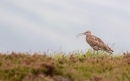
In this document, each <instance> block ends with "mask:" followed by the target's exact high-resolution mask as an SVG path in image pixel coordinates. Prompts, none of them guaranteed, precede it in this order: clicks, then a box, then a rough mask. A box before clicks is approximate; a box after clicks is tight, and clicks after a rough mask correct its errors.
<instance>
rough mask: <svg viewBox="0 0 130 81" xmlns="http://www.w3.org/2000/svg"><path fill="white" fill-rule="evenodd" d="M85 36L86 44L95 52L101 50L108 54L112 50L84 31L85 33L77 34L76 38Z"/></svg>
mask: <svg viewBox="0 0 130 81" xmlns="http://www.w3.org/2000/svg"><path fill="white" fill-rule="evenodd" d="M81 35H86V42H87V43H88V44H89V45H90V46H91V47H92V48H93V49H94V50H96V51H98V50H103V51H106V52H109V53H112V52H113V50H112V49H111V48H110V47H108V46H107V45H106V44H105V43H104V42H103V41H102V40H101V39H100V38H98V37H96V36H94V35H91V32H90V31H86V32H85V33H81V34H78V35H77V37H78V36H81Z"/></svg>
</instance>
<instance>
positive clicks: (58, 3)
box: [0, 0, 130, 53]
mask: <svg viewBox="0 0 130 81" xmlns="http://www.w3.org/2000/svg"><path fill="white" fill-rule="evenodd" d="M129 4H130V1H129V0H0V52H6V51H10V52H11V51H16V52H27V51H29V50H30V49H31V51H32V52H39V51H40V52H44V51H47V50H48V49H49V50H50V51H52V52H53V51H59V50H60V47H61V48H62V49H61V50H62V51H63V52H70V51H75V50H83V51H86V50H88V49H89V48H90V46H89V45H88V44H87V43H86V41H85V36H82V37H80V38H78V39H76V35H77V34H79V33H82V32H85V31H86V30H90V31H91V32H92V34H93V35H95V36H97V37H99V38H101V39H102V40H103V41H104V42H105V43H106V44H109V46H110V47H111V46H112V44H113V43H115V46H114V48H113V50H114V51H116V52H117V53H119V52H121V51H130V47H129V45H130V41H129V40H130V32H129V31H130V5H129Z"/></svg>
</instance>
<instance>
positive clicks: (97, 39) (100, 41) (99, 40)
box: [93, 36, 104, 44]
mask: <svg viewBox="0 0 130 81" xmlns="http://www.w3.org/2000/svg"><path fill="white" fill-rule="evenodd" d="M93 37H94V38H95V40H96V41H98V42H99V43H100V44H101V43H102V44H104V42H103V41H102V40H101V39H100V38H98V37H96V36H93Z"/></svg>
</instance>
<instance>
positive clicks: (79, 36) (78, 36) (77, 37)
mask: <svg viewBox="0 0 130 81" xmlns="http://www.w3.org/2000/svg"><path fill="white" fill-rule="evenodd" d="M82 35H85V33H80V34H78V35H77V36H76V37H77V38H79V37H80V36H82Z"/></svg>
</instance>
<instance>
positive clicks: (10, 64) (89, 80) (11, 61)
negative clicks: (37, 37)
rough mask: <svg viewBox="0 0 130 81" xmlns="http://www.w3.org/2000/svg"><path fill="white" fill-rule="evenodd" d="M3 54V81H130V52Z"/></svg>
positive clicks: (0, 70)
mask: <svg viewBox="0 0 130 81" xmlns="http://www.w3.org/2000/svg"><path fill="white" fill-rule="evenodd" d="M91 54H92V53H91V52H89V51H88V52H86V53H83V52H72V53H70V54H64V53H54V54H51V55H48V54H46V53H43V54H38V53H34V54H29V53H15V52H12V53H11V54H3V53H0V81H130V54H129V53H124V54H123V55H115V56H114V55H110V54H106V53H103V54H101V53H99V57H96V56H93V57H92V55H91Z"/></svg>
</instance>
